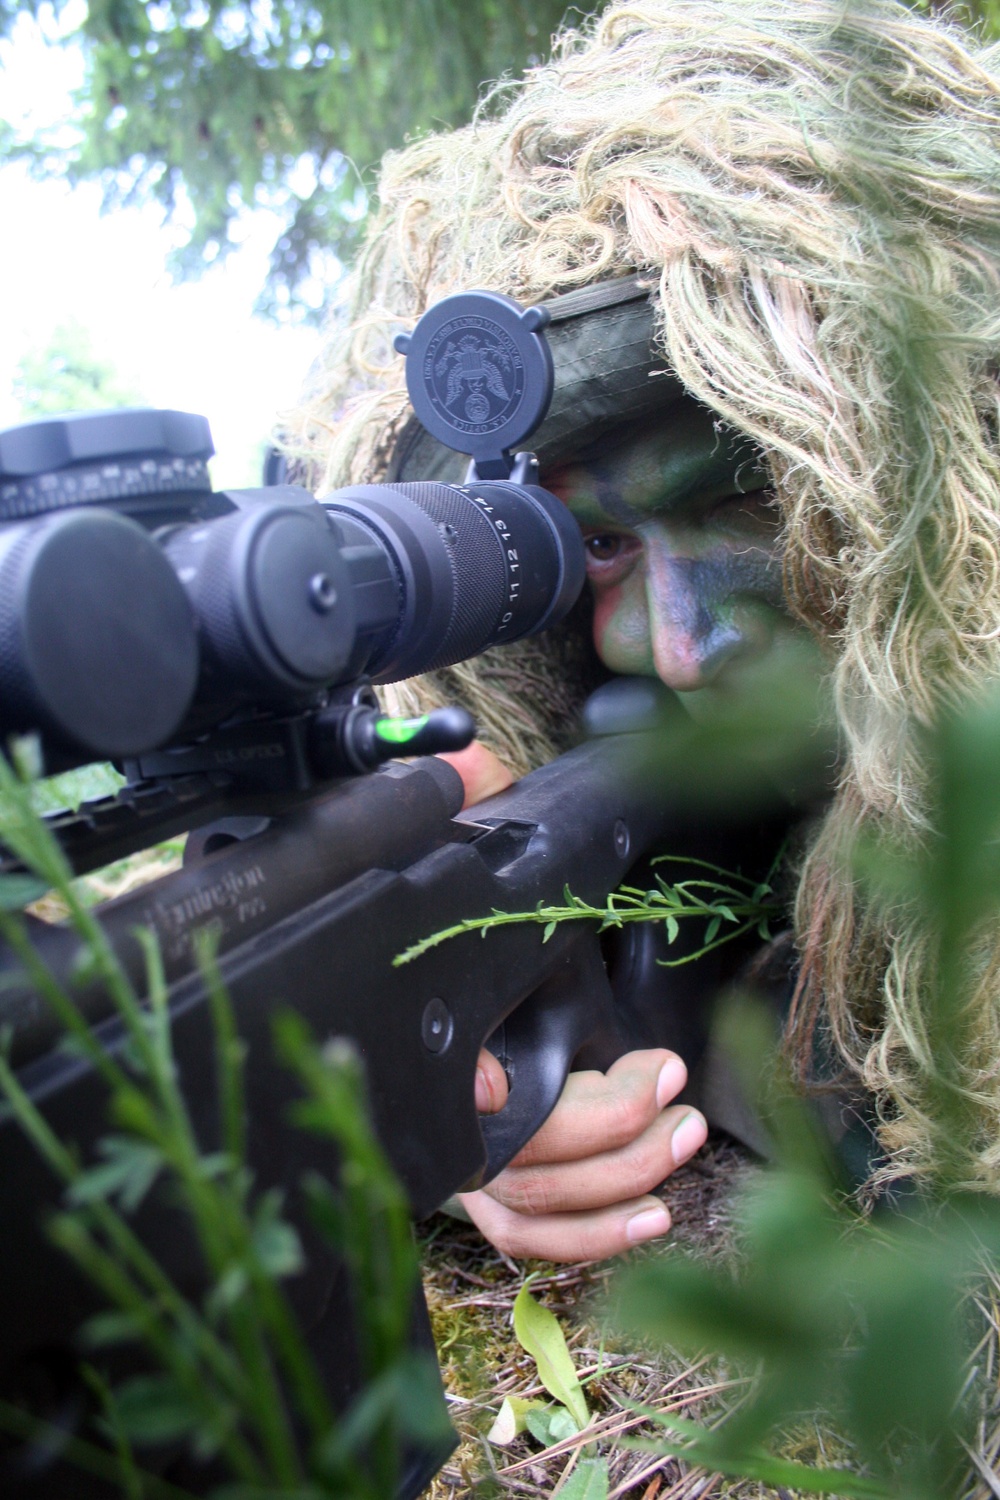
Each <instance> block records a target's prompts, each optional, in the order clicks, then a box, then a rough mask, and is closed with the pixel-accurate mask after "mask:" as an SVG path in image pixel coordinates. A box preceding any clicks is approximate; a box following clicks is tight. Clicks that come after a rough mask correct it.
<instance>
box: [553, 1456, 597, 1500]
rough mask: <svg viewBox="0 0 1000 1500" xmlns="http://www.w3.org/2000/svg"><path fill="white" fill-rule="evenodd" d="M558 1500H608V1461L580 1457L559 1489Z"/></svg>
mask: <svg viewBox="0 0 1000 1500" xmlns="http://www.w3.org/2000/svg"><path fill="white" fill-rule="evenodd" d="M559 1497H560V1500H608V1461H607V1459H606V1458H582V1459H581V1460H580V1462H579V1463H578V1464H577V1466H576V1468H575V1469H574V1470H573V1472H572V1474H571V1475H570V1476H569V1478H568V1479H567V1481H566V1483H565V1484H564V1485H563V1487H562V1489H561V1490H560V1491H559Z"/></svg>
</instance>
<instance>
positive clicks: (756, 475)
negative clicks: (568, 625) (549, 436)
mask: <svg viewBox="0 0 1000 1500" xmlns="http://www.w3.org/2000/svg"><path fill="white" fill-rule="evenodd" d="M546 483H547V484H548V486H549V488H551V489H552V490H553V491H554V492H555V493H556V494H559V495H560V496H561V498H562V499H563V500H565V502H566V503H567V504H568V505H569V506H570V508H571V510H572V511H573V513H574V515H576V517H577V519H578V520H579V522H580V524H581V527H582V529H583V531H584V537H585V540H586V545H587V555H588V563H587V568H588V575H589V577H590V581H591V585H592V588H593V592H594V598H595V612H594V640H595V645H596V647H597V650H598V653H599V655H600V656H601V658H602V660H603V661H604V662H605V664H606V665H607V666H609V667H610V668H611V669H612V670H613V671H616V672H628V673H640V674H644V675H650V676H653V675H655V676H658V677H660V678H661V679H662V680H663V681H664V682H665V683H666V684H667V685H668V686H669V687H672V688H674V689H675V690H676V691H678V692H685V693H697V692H699V691H700V690H701V689H704V688H708V687H712V686H717V685H726V686H731V684H732V681H733V680H734V678H735V676H736V675H737V674H738V668H739V663H740V662H741V661H745V660H747V659H749V658H757V657H759V656H760V655H761V654H762V653H766V652H767V651H768V650H769V649H770V647H771V645H772V643H773V641H774V640H775V638H776V636H779V635H782V634H784V633H787V631H788V629H790V628H791V626H790V622H789V620H788V617H787V613H786V611H785V609H784V603H783V596H782V588H781V548H780V518H779V515H778V512H777V508H776V506H775V505H774V503H773V501H772V498H771V495H770V491H769V490H768V489H767V476H766V474H765V472H764V470H763V468H762V465H761V464H760V462H759V461H758V459H757V457H756V455H755V454H754V452H753V450H752V449H751V448H750V447H749V446H748V445H747V444H746V443H744V442H740V441H736V440H734V439H733V437H732V436H731V435H727V434H726V433H724V432H720V430H719V427H718V424H717V423H716V422H715V421H714V419H713V418H712V415H711V413H709V412H707V411H706V410H705V409H704V408H703V407H700V406H698V405H696V403H694V402H693V401H689V402H688V401H686V402H680V403H678V404H677V405H676V406H675V407H671V408H670V409H669V410H668V412H666V413H665V414H664V416H663V418H661V419H659V420H658V422H657V423H656V424H655V425H654V426H649V425H647V426H645V427H643V428H641V429H638V430H635V431H633V432H631V433H629V434H628V435H627V436H626V437H624V438H623V440H622V441H620V442H619V443H617V444H616V445H615V446H614V447H611V448H608V449H606V450H605V451H603V452H600V453H595V454H592V455H585V456H583V457H582V458H581V459H580V460H579V461H577V462H575V463H573V464H569V465H566V466H565V467H563V468H562V469H561V470H559V471H557V472H556V473H550V474H548V475H546Z"/></svg>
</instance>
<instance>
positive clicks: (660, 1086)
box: [656, 1057, 688, 1109]
mask: <svg viewBox="0 0 1000 1500" xmlns="http://www.w3.org/2000/svg"><path fill="white" fill-rule="evenodd" d="M687 1076H688V1070H687V1068H686V1067H685V1066H684V1064H683V1063H682V1062H681V1060H680V1058H679V1057H671V1058H669V1059H668V1061H667V1062H665V1063H664V1064H663V1067H662V1068H661V1069H660V1076H659V1078H657V1080H656V1107H657V1109H662V1108H663V1106H664V1105H665V1104H669V1103H670V1101H671V1099H675V1098H676V1097H677V1095H678V1094H679V1093H680V1091H681V1089H682V1088H683V1087H684V1085H685V1084H686V1083H687Z"/></svg>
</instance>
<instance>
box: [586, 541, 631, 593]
mask: <svg viewBox="0 0 1000 1500" xmlns="http://www.w3.org/2000/svg"><path fill="white" fill-rule="evenodd" d="M583 545H584V549H585V551H586V554H587V575H588V577H589V578H591V579H592V580H593V581H594V582H598V581H599V582H602V583H612V582H615V581H616V580H617V579H618V578H623V577H624V576H625V574H626V573H627V572H629V571H630V569H631V567H632V564H633V562H634V561H635V558H636V556H637V555H638V553H639V552H641V550H642V543H641V541H640V540H639V538H638V537H637V536H633V535H632V534H631V533H630V532H625V531H599V530H598V529H597V528H596V527H593V528H591V529H589V530H587V531H585V532H584V534H583Z"/></svg>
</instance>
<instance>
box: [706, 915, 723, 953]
mask: <svg viewBox="0 0 1000 1500" xmlns="http://www.w3.org/2000/svg"><path fill="white" fill-rule="evenodd" d="M721 926H722V918H721V917H713V918H712V920H711V922H709V924H708V926H707V927H706V928H705V946H706V947H707V946H708V944H709V943H711V942H712V941H713V940H714V939H715V938H716V937H718V935H719V928H720V927H721Z"/></svg>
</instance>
